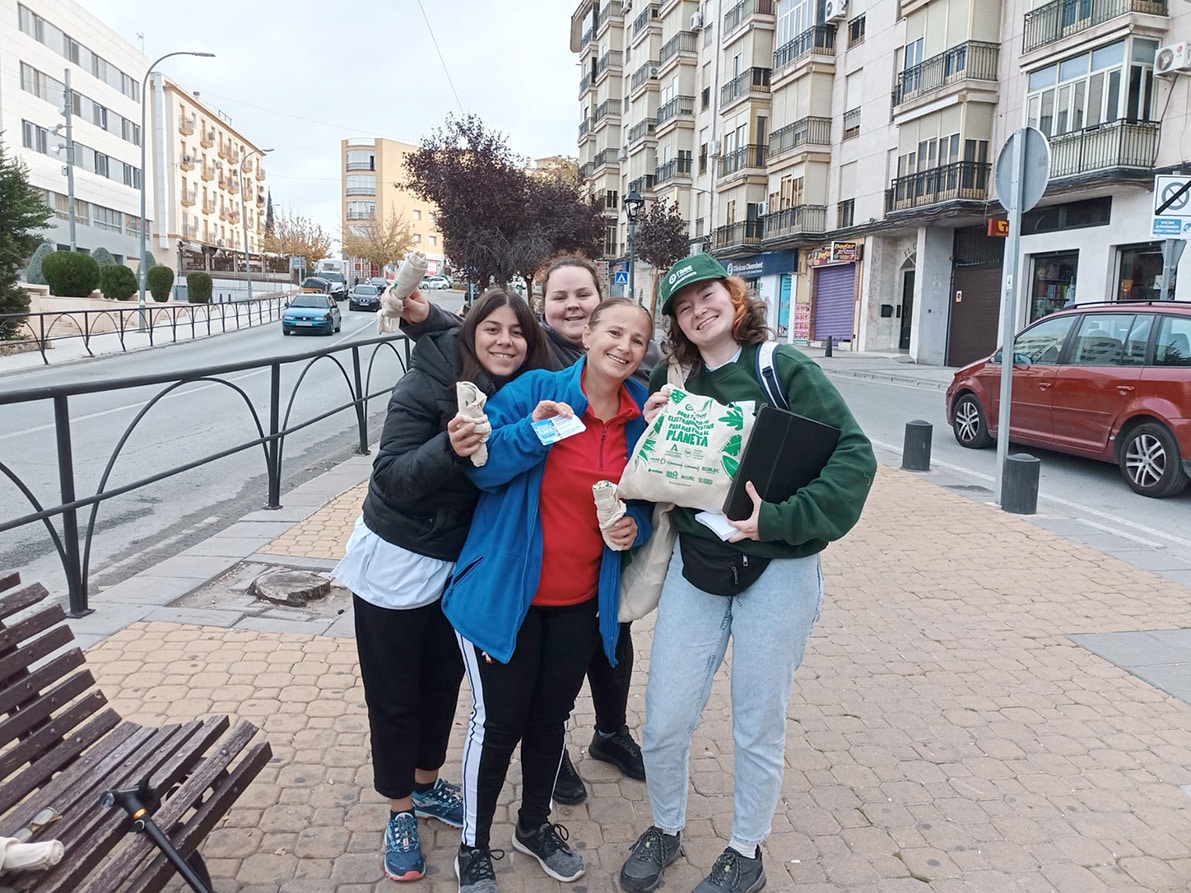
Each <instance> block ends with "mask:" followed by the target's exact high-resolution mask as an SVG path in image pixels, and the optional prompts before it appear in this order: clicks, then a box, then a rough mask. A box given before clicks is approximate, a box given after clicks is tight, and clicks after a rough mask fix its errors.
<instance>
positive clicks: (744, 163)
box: [719, 144, 767, 177]
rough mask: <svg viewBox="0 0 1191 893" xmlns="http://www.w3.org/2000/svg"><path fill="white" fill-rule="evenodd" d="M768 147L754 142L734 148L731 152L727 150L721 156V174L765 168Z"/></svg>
mask: <svg viewBox="0 0 1191 893" xmlns="http://www.w3.org/2000/svg"><path fill="white" fill-rule="evenodd" d="M766 148H767V147H766V146H762V145H758V144H752V145H748V146H741V147H740V148H738V149H733V150H732V151H731V152H725V153H724V155H723V156H722V157H721V158H720V171H719V175H720V176H721V177H726V176H728V175H729V174H735V173H737V172H738V171H743V170H747V169H749V168H759V169H761V170H764V168H765V157H766Z"/></svg>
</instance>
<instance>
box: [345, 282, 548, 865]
mask: <svg viewBox="0 0 1191 893" xmlns="http://www.w3.org/2000/svg"><path fill="white" fill-rule="evenodd" d="M549 363H550V358H549V353H548V351H547V348H546V341H545V335H544V334H543V332H542V330H541V328H540V327H539V326H538V324H537V322H536V321H535V320H534V318H533V315H532V314H531V313H530V310H529V306H528V305H527V304H526V303H525V299H524V298H522V297H520V296H519V295H517V294H516V293H514V292H508V291H504V290H501V289H492V290H490V291H488V292H487V293H486V294H484V295H483V296H482V297H481V298H480V299H479V300H478V301H477V302H476V305H475V308H474V309H473V310H472V312H471V313H470V314H469V315H468V318H467V320H466V321H465V322H464V324H463V325H462V326H461V327H459V328H455V329H449V330H446V331H442V332H438V333H435V334H433V335H429V336H427V337H425V338H423V339H421V340H420V341H419V342H418V344H417V347H416V348H415V349H414V352H413V358H412V363H411V366H410V370H409V372H407V373H406V374H405V375H404V376H403V377H402V378H401V380H400V381H398V382H397V385H396V387H394V388H393V395H392V397H391V398H390V400H389V409H388V414H387V415H386V417H385V426H384V431H383V433H382V434H381V441H380V448H379V452H378V453H377V457H376V460H375V462H374V463H373V466H372V476H371V478H370V479H369V482H368V495H367V496H366V497H365V499H364V510H363V514H362V515H361V517H360V519H359V520H358V521H356V526H355V529H354V530H353V531H352V535H351V539H350V540H349V541H348V544H347V552H346V554H345V555H344V557H343V560H341V561H340V562H339V564H338V565H337V566H336V568H335V571H334V574H335V576H336V577H337V578H338V579H339V580H340V581H341V582H342V583H343V584H344V585H345V586H347V587H348V589H350V590H351V591H352V605H353V609H354V612H355V626H356V648H357V651H358V653H359V658H360V677H361V679H362V681H363V683H364V700H365V702H366V704H367V706H368V723H369V727H370V731H371V739H372V740H371V744H372V766H373V775H374V785H375V787H376V790H377V792H378V793H380V794H381V795H382V796H384V797H387V798H388V800H389V810H390V814H389V822H388V825H387V827H386V829H385V839H384V844H385V857H384V868H385V874H386V875H388V876H389V877H390V878H392V879H393V880H397V881H410V880H416V879H417V878H420V877H422V875H423V874H425V871H426V864H425V861H424V860H423V858H422V851H421V845H420V843H419V840H418V822H417V819H418V817H422V818H434V819H438V820H440V821H442V822H444V823H446V824H448V825H451V826H453V827H456V828H460V827H462V826H463V801H462V797H461V794H460V791H459V788H458V786H456V785H453V784H449V783H448V782H446V781H444V780H443V779H441V778H439V776H438V771H439V768H440V767H441V766H442V764H443V761H444V760H445V759H446V751H447V741H448V739H449V736H450V731H451V723H452V721H453V719H454V715H455V706H456V703H457V701H458V698H459V683H460V681H461V679H462V677H463V662H462V659H461V658H460V654H459V648H458V645H457V644H456V641H455V633H454V630H453V629H452V628H451V625H450V624H449V623H448V622H447V620H446V618H445V617H444V616H443V612H442V608H441V607H440V604H439V599H440V597H441V595H442V591H443V587H444V586H445V585H446V582H447V578H448V577H449V576H450V574H451V572H452V570H453V569H454V566H455V564H454V563H455V559H456V558H458V557H459V550H460V549H461V548H462V546H463V541H464V540H465V539H466V537H467V531H468V528H469V527H470V526H471V519H472V514H473V512H474V511H475V506H476V502H477V501H478V499H479V491H478V490H477V489H476V487H475V485H474V484H472V483H471V481H469V480H468V478H467V476H466V475H465V474H464V470H465V468H466V467H467V465H466V464H467V463H469V462H470V461H471V459H470V458H469V456H470V453H469V456H463V455H458V454H457V453H456V452H455V451H454V450H453V449H452V447H451V443H450V440H449V438H448V437H447V433H446V430H447V422H448V421H450V420H451V419H452V418H453V417H454V416H455V414H456V412H457V411H458V409H459V407H458V405H457V400H456V396H455V385H456V382H458V381H461V380H467V381H471V382H474V383H475V384H476V386H477V387H478V388H479V389H480V390H481V391H483V392H484V393H485V394H487V395H489V396H490V395H492V394H493V393H495V392H496V390H497V389H498V388H499V387H500V386H501V385H502V384H504V383H505V382H506V381H509V380H511V379H512V378H515V377H516V376H517V375H519V374H520V373H521V372H523V371H525V370H527V369H537V368H545V367H547V366H549Z"/></svg>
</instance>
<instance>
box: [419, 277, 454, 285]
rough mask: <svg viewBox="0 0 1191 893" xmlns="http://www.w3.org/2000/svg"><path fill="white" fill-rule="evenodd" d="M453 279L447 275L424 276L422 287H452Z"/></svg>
mask: <svg viewBox="0 0 1191 893" xmlns="http://www.w3.org/2000/svg"><path fill="white" fill-rule="evenodd" d="M450 287H451V280H450V279H448V278H447V277H446V276H423V277H422V288H450Z"/></svg>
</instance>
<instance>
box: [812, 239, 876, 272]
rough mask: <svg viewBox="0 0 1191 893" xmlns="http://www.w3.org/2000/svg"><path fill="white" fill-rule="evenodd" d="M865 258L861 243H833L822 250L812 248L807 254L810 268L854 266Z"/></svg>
mask: <svg viewBox="0 0 1191 893" xmlns="http://www.w3.org/2000/svg"><path fill="white" fill-rule="evenodd" d="M862 257H864V246H863V245H861V244H860V243H859V242H832V243H831V244H830V245H824V246H822V247H821V248H812V249H811V250H810V251H808V252H807V253H806V265H807V266H808V267H825V266H827V265H828V264H853V263H856V261H858V260H860V259H861V258H862Z"/></svg>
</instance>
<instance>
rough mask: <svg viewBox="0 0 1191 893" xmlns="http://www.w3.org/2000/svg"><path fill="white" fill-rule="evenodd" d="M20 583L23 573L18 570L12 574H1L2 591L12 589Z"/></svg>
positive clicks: (0, 584) (0, 586) (0, 590)
mask: <svg viewBox="0 0 1191 893" xmlns="http://www.w3.org/2000/svg"><path fill="white" fill-rule="evenodd" d="M20 585H21V575H20V574H18V573H17V572H16V571H13V572H12V573H11V574H4V575H3V576H0V592H4V591H5V590H6V589H12V588H13V587H14V586H20Z"/></svg>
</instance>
